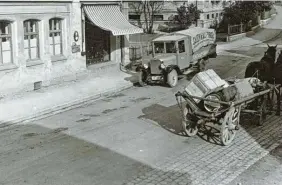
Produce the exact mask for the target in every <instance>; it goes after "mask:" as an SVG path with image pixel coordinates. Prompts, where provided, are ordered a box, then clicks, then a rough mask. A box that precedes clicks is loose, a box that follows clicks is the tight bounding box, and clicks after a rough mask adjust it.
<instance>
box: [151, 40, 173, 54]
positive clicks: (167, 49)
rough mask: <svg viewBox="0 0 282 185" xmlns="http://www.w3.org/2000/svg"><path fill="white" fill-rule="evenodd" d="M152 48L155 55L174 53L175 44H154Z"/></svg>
mask: <svg viewBox="0 0 282 185" xmlns="http://www.w3.org/2000/svg"><path fill="white" fill-rule="evenodd" d="M164 45H165V46H166V47H164ZM154 47H155V48H154V49H155V53H176V48H175V42H154Z"/></svg>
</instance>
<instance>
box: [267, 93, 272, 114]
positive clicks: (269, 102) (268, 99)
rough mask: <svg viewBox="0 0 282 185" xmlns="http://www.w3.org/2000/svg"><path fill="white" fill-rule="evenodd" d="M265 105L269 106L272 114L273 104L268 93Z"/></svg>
mask: <svg viewBox="0 0 282 185" xmlns="http://www.w3.org/2000/svg"><path fill="white" fill-rule="evenodd" d="M267 102H268V103H267V104H268V106H269V111H270V112H272V111H273V102H272V99H271V95H270V92H269V93H267Z"/></svg>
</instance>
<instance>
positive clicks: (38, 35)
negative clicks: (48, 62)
mask: <svg viewBox="0 0 282 185" xmlns="http://www.w3.org/2000/svg"><path fill="white" fill-rule="evenodd" d="M31 21H34V22H35V23H36V25H35V32H29V29H30V28H31V27H30V23H31ZM25 22H27V23H28V24H27V26H28V27H27V29H28V32H26V29H25ZM39 22H40V20H37V19H27V20H25V21H23V28H24V40H26V39H25V37H26V36H27V37H28V59H27V62H31V61H37V60H40V41H39V40H40V31H39ZM31 36H37V58H34V59H31V47H30V40H31V38H30V37H31ZM25 49H26V48H25V46H24V50H25Z"/></svg>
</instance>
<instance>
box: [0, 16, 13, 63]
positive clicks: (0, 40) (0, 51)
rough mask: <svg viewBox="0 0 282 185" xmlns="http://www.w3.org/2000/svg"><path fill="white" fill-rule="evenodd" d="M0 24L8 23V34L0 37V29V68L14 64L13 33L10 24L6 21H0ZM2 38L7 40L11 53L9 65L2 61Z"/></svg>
mask: <svg viewBox="0 0 282 185" xmlns="http://www.w3.org/2000/svg"><path fill="white" fill-rule="evenodd" d="M0 22H2V23H8V34H5V35H2V34H1V29H0V66H4V65H9V64H13V63H14V57H13V31H12V22H11V21H8V20H2V19H1V20H0ZM3 38H6V39H7V38H9V40H10V51H11V54H10V55H11V61H10V62H9V63H6V64H5V63H4V59H3V54H2V53H3V48H2V39H3Z"/></svg>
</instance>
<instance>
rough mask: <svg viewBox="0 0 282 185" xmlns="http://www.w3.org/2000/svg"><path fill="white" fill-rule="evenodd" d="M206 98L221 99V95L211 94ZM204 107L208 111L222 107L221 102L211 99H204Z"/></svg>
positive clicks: (214, 110)
mask: <svg viewBox="0 0 282 185" xmlns="http://www.w3.org/2000/svg"><path fill="white" fill-rule="evenodd" d="M206 99H210V100H216V101H221V98H220V96H219V95H217V94H210V95H208V96H207V97H206ZM204 107H205V109H206V110H207V111H208V112H216V111H217V110H218V109H220V108H221V104H219V103H215V102H210V101H204Z"/></svg>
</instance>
